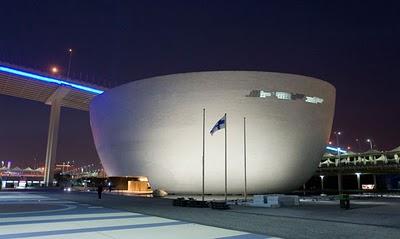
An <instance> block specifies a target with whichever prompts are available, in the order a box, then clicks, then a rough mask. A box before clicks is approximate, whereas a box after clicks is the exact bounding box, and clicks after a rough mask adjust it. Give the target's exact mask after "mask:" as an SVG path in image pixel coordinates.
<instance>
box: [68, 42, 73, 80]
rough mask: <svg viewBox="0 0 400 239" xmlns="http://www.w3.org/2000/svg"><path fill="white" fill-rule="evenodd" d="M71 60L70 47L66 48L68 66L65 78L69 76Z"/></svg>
mask: <svg viewBox="0 0 400 239" xmlns="http://www.w3.org/2000/svg"><path fill="white" fill-rule="evenodd" d="M71 61H72V49H71V48H69V49H68V68H67V78H69V72H70V70H71Z"/></svg>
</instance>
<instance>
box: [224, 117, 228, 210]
mask: <svg viewBox="0 0 400 239" xmlns="http://www.w3.org/2000/svg"><path fill="white" fill-rule="evenodd" d="M227 129H228V124H227V117H226V113H225V203H226V202H227V201H228V168H227V167H228V160H227V156H228V154H227V140H226V139H227Z"/></svg>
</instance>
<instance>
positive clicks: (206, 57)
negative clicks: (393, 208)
mask: <svg viewBox="0 0 400 239" xmlns="http://www.w3.org/2000/svg"><path fill="white" fill-rule="evenodd" d="M399 13H400V3H399V1H250V0H243V1H142V2H139V1H111V0H110V1H44V0H41V1H38V0H36V1H35V0H31V1H17V0H13V1H3V2H2V3H1V5H0V25H1V31H0V61H5V62H10V63H14V64H17V65H21V66H27V67H32V68H36V69H39V70H43V71H47V70H48V68H49V66H50V65H51V64H56V65H59V66H60V67H61V68H64V70H65V67H66V65H67V60H68V58H67V54H66V50H67V49H68V48H73V49H74V55H73V59H72V70H71V72H72V76H74V77H76V78H79V77H82V79H83V80H88V81H91V82H93V81H95V82H97V83H99V84H106V85H107V86H110V85H112V86H115V85H120V84H123V83H125V82H129V81H133V80H137V79H141V78H145V77H150V76H156V75H163V74H170V73H178V72H190V71H202V70H262V71H275V72H287V73H295V74H302V75H307V76H313V77H317V78H321V79H323V80H326V81H328V82H330V83H332V84H333V85H334V86H336V89H337V105H336V114H335V120H334V128H333V130H341V131H343V135H342V136H341V138H340V142H341V144H342V145H343V146H344V145H346V146H347V145H351V146H352V147H353V148H355V149H357V148H358V145H357V144H356V143H355V138H360V140H362V142H361V145H360V146H361V149H363V150H366V149H368V147H369V146H368V144H367V143H365V139H366V138H372V139H373V140H374V143H375V144H376V146H377V148H379V149H384V150H387V149H391V148H394V147H396V146H398V145H400V137H399V135H400V107H399V106H400V79H399V75H400V14H399ZM0 110H1V111H0V160H13V161H14V162H15V163H16V164H19V165H22V166H24V165H27V164H28V163H30V164H32V162H33V158H34V157H37V158H38V160H39V161H41V162H44V158H45V147H46V139H47V125H48V118H49V107H48V106H46V105H43V104H41V103H37V102H31V101H26V100H22V99H17V98H12V97H8V96H0ZM332 139H333V137H332ZM68 160H75V161H76V162H78V163H79V164H81V165H84V164H88V163H92V162H94V163H98V162H99V160H98V157H97V154H96V151H95V149H94V146H93V139H92V136H91V132H90V126H89V116H88V113H87V112H81V111H77V110H71V109H63V112H62V118H61V131H60V142H59V149H58V161H68Z"/></svg>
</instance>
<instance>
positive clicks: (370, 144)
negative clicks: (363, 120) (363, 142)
mask: <svg viewBox="0 0 400 239" xmlns="http://www.w3.org/2000/svg"><path fill="white" fill-rule="evenodd" d="M367 143H369V147H370V149H371V150H372V139H367Z"/></svg>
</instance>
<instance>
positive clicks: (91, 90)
mask: <svg viewBox="0 0 400 239" xmlns="http://www.w3.org/2000/svg"><path fill="white" fill-rule="evenodd" d="M0 71H2V72H6V73H10V74H14V75H19V76H23V77H28V78H31V79H34V80H38V81H43V82H48V83H54V84H57V85H64V86H69V87H72V88H75V89H78V90H82V91H86V92H89V93H94V94H102V93H103V92H104V91H102V90H98V89H94V88H91V87H87V86H83V85H79V84H75V83H71V82H68V81H64V80H58V79H55V78H51V77H46V76H41V75H36V74H33V73H29V72H25V71H21V70H16V69H12V68H9V67H5V66H0Z"/></svg>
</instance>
